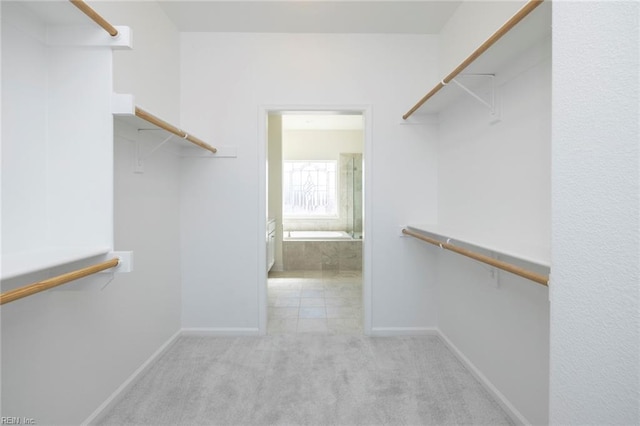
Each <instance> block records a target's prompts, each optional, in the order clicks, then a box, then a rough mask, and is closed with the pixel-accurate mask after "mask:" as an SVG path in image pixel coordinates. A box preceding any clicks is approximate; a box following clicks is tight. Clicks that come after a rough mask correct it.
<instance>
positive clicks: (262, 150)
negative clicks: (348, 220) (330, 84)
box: [257, 105, 373, 336]
mask: <svg viewBox="0 0 640 426" xmlns="http://www.w3.org/2000/svg"><path fill="white" fill-rule="evenodd" d="M286 112H298V113H302V112H319V113H320V112H338V113H357V114H361V115H362V118H363V121H364V126H363V134H364V138H363V139H364V141H363V143H364V146H363V164H364V166H363V167H364V170H363V197H364V202H363V212H362V222H363V226H362V228H363V239H362V316H363V318H362V325H363V331H364V334H365V335H367V336H369V335H371V316H372V312H371V306H372V304H371V260H372V253H371V236H372V233H371V229H370V228H371V224H372V223H373V222H372V220H371V218H372V203H371V194H372V181H373V179H371V164H372V154H373V146H372V137H371V134H372V132H371V130H372V126H371V119H372V113H371V105H263V106H260V107H259V108H258V175H259V176H260V185H259V186H260V188H259V197H258V211H259V214H258V239H259V242H258V262H259V263H260V264H259V265H258V277H257V283H258V328H259V334H261V335H265V334H267V320H268V317H267V316H268V303H267V247H266V244H264V242H265V241H263V240H264V237H265V235H266V232H267V215H268V211H267V210H268V209H267V191H268V188H267V183H268V180H267V148H268V133H267V132H268V129H267V121H268V117H269V114H272V113H278V114H283V113H286Z"/></svg>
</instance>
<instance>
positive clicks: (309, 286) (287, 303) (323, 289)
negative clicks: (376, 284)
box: [267, 271, 362, 334]
mask: <svg viewBox="0 0 640 426" xmlns="http://www.w3.org/2000/svg"><path fill="white" fill-rule="evenodd" d="M267 294H268V304H269V306H268V312H269V318H268V326H267V332H268V333H269V334H283V333H331V334H353V333H356V334H361V333H362V274H361V273H360V272H359V271H345V272H336V271H285V272H271V273H269V279H268V282H267Z"/></svg>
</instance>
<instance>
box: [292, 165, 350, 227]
mask: <svg viewBox="0 0 640 426" xmlns="http://www.w3.org/2000/svg"><path fill="white" fill-rule="evenodd" d="M336 168H337V161H335V160H327V161H285V162H284V168H283V176H282V181H283V187H284V188H283V194H282V198H283V203H284V209H283V214H284V216H289V217H292V216H293V217H305V218H312V217H319V216H325V217H326V216H334V217H335V216H337V215H338V203H337V200H336V198H337V192H338V191H337V188H338V186H337V184H336Z"/></svg>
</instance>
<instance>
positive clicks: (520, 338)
mask: <svg viewBox="0 0 640 426" xmlns="http://www.w3.org/2000/svg"><path fill="white" fill-rule="evenodd" d="M495 72H496V83H497V91H498V96H499V97H500V99H501V101H500V104H501V105H500V111H501V115H500V116H501V120H500V121H499V122H497V123H495V124H491V123H492V121H493V118H492V116H491V114H490V112H489V110H488V109H487V108H486V107H485V106H483V105H481V104H480V103H479V102H477V101H476V100H475V99H473V98H471V97H470V96H462V97H461V98H460V100H459V101H458V103H457V104H455V105H454V106H451V107H450V108H449V109H447V110H445V111H443V112H442V113H441V114H440V117H439V118H440V127H439V138H438V139H439V140H438V224H439V226H441V227H443V228H444V229H448V230H452V231H453V235H461V236H467V237H469V238H470V239H471V241H479V242H483V243H485V244H488V245H493V246H496V247H502V248H503V249H507V250H508V249H510V248H516V249H517V250H518V252H520V253H522V254H527V255H529V256H531V257H542V258H546V260H547V261H548V260H549V259H550V257H549V252H550V250H549V247H550V238H551V195H550V194H551V155H550V151H551V146H550V145H551V144H550V142H551V140H550V133H551V112H550V106H551V41H550V40H549V39H547V40H545V41H543V42H542V43H540V44H538V45H536V46H534V47H533V48H532V49H529V50H528V51H527V52H525V53H524V54H523V55H522V56H521V57H519V58H516V59H514V60H513V61H512V62H511V63H510V65H509V66H508V67H506V68H503V69H496V70H495ZM444 90H458V88H456V87H447V88H445V89H444ZM452 242H453V243H454V244H455V243H456V242H455V241H452ZM430 251H431V252H432V253H437V256H438V284H439V293H438V295H439V298H438V301H439V309H438V311H439V318H438V327H439V328H440V330H441V332H442V333H443V335H444V336H445V337H446V338H448V339H449V340H450V342H451V343H452V344H453V345H454V346H455V347H456V348H457V349H458V350H459V351H460V352H461V353H462V354H463V355H464V356H465V357H466V358H467V359H468V360H469V361H470V362H471V363H472V364H473V365H474V366H475V367H476V368H477V369H478V371H479V372H480V373H481V374H482V375H484V377H485V378H486V379H487V380H488V382H490V383H491V384H492V386H493V387H494V388H495V389H496V390H497V391H498V392H499V393H501V394H502V395H503V397H504V399H505V400H506V401H507V404H510V407H509V408H510V409H512V410H513V411H514V412H515V413H516V415H517V416H518V417H519V418H520V420H521V421H526V422H530V423H533V424H546V423H547V420H548V385H549V382H548V372H549V365H548V353H549V304H548V290H547V288H546V287H543V286H540V285H538V284H536V283H533V282H531V281H528V280H525V279H522V278H519V277H516V276H514V275H511V274H509V273H506V272H501V273H500V274H499V283H498V284H497V286H496V283H495V281H494V280H493V279H492V278H491V273H490V270H489V268H488V267H485V266H483V265H481V264H478V263H476V262H473V261H470V260H469V259H466V258H462V257H461V256H459V255H456V254H453V253H449V252H446V253H443V252H440V250H439V249H430ZM523 266H525V267H527V268H529V269H532V268H533V269H536V268H534V267H533V265H523ZM540 272H542V273H545V274H547V273H548V270H546V271H545V270H544V269H543V270H541V271H540Z"/></svg>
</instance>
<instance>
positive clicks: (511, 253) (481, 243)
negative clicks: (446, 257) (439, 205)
mask: <svg viewBox="0 0 640 426" xmlns="http://www.w3.org/2000/svg"><path fill="white" fill-rule="evenodd" d="M407 228H408V229H409V230H411V231H415V232H422V233H426V234H430V235H432V236H434V237H436V238H438V239H441V240H443V241H446V240H447V239H448V238H450V239H451V243H452V244H459V243H463V244H465V245H469V246H472V247H474V248H476V249H480V250H485V251H487V252H489V253H493V254H497V255H501V256H506V257H508V258H511V259H514V260H519V261H523V262H527V263H531V264H533V265H537V266H541V267H544V268H550V267H551V250H550V248H549V247H542V246H538V245H535V244H529V243H526V242H514V241H513V240H510V241H505V240H498V239H495V238H494V237H493V236H491V235H470V234H466V235H465V234H463V233H460V232H459V231H456V230H454V229H447V228H444V227H442V226H438V225H432V224H413V225H407Z"/></svg>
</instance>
